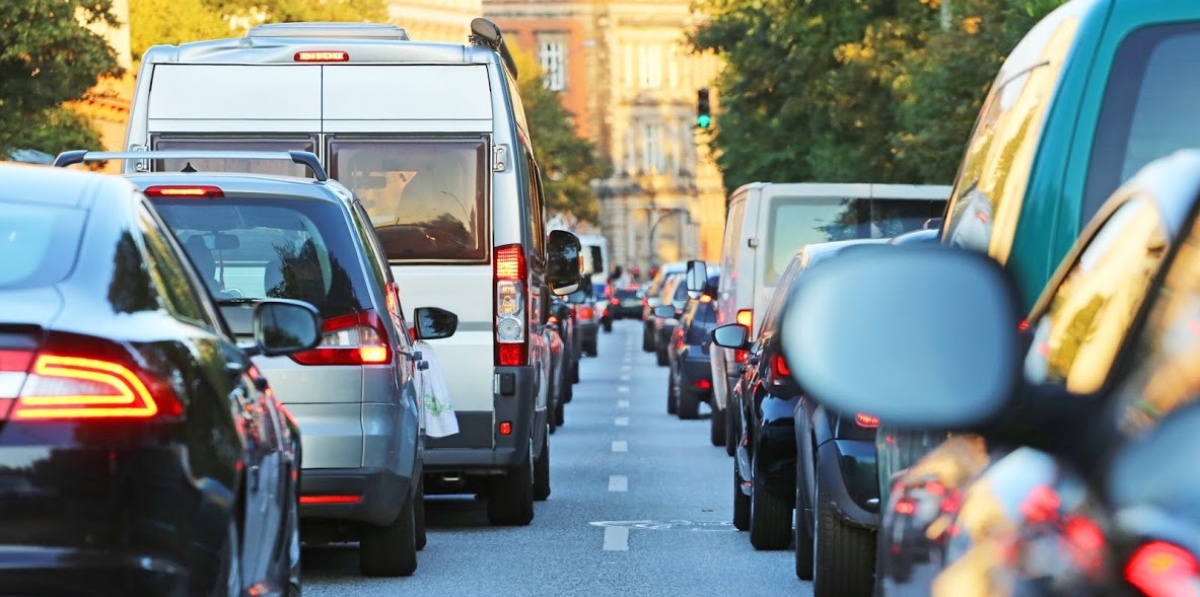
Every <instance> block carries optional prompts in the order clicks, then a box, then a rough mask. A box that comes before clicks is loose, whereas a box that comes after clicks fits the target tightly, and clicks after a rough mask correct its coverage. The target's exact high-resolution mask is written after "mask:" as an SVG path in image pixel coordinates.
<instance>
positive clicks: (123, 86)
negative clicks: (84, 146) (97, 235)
mask: <svg viewBox="0 0 1200 597" xmlns="http://www.w3.org/2000/svg"><path fill="white" fill-rule="evenodd" d="M112 12H113V14H114V15H115V16H116V17H117V21H118V23H119V24H118V26H116V27H110V26H108V25H106V24H104V23H97V24H93V25H91V26H90V27H91V28H92V30H93V31H95V32H96V33H98V34H99V35H102V36H104V38H105V39H106V40H108V44H109V46H111V47H112V49H113V52H114V53H115V54H116V56H117V64H118V65H119V66H120V67H121V68H122V69H124V71H125V74H124V75H123V76H122V77H121V78H119V79H114V78H108V77H106V78H103V79H101V80H99V81H97V83H96V86H95V87H93V88H92V89H91V90H89V91H88V92H87V93H86V94H84V96H83V98H82V99H80V100H79V101H75V102H71V103H69V104H68V107H69V108H71V109H73V110H75V111H76V112H79V113H80V114H81V115H83V116H84V117H85V118H87V119H88V120H89V121H90V122H91V123H92V126H93V127H94V128H95V129H96V132H97V133H99V135H100V145H101V147H99V148H90V149H104V150H107V151H118V150H120V149H121V148H123V147H124V146H125V124H126V123H127V122H128V121H129V105H130V103H131V102H132V101H133V87H134V78H135V76H136V75H137V73H135V72H133V60H132V57H131V54H130V49H129V48H130V46H129V2H128V0H114V1H113V6H112ZM105 168H106V169H107V170H109V171H113V172H115V171H118V170H119V169H120V164H119V163H117V162H109V163H108V164H107V165H106V166H105Z"/></svg>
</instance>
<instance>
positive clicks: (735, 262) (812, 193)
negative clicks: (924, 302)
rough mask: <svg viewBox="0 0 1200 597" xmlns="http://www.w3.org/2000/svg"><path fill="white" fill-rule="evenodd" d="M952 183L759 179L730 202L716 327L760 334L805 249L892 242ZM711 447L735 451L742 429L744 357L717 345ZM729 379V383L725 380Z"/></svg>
mask: <svg viewBox="0 0 1200 597" xmlns="http://www.w3.org/2000/svg"><path fill="white" fill-rule="evenodd" d="M949 198H950V187H949V186H932V185H922V186H913V185H882V184H822V183H788V184H779V183H764V182H755V183H751V184H748V185H744V186H742V187H739V188H738V189H737V190H736V191H734V192H733V194H732V195H731V196H730V198H729V211H728V216H727V218H726V222H725V239H724V243H723V247H722V249H721V278H720V284H719V288H718V291H717V325H719V326H720V325H725V324H727V323H735V322H736V323H741V324H743V325H745V326H747V327H749V328H750V334H751V336H750V337H751V338H753V337H755V336H756V335H757V334H758V325H759V323H760V318H759V317H756V316H755V315H756V314H759V313H762V311H763V309H764V308H765V307H766V305H767V303H768V302H769V301H770V300H771V293H772V292H773V291H774V290H775V284H776V282H777V281H778V280H779V275H780V274H781V273H782V272H783V270H784V268H786V267H787V265H788V263H789V262H790V261H791V259H792V256H793V255H795V254H796V251H798V250H799V249H800V248H801V247H803V246H805V245H811V244H815V243H825V242H831V241H838V240H849V239H860V238H890V237H893V236H897V235H899V234H902V233H905V232H909V231H911V230H919V229H921V228H922V227H923V226H924V225H925V223H926V222H927V221H929V220H930V219H932V218H940V217H942V214H943V213H944V212H945V208H946V201H947V200H948V199H949ZM709 355H710V356H709V358H710V359H711V361H712V368H713V389H714V391H713V414H712V434H711V436H712V442H713V444H714V445H722V444H724V445H725V447H726V450H727V451H728V452H729V453H730V455H732V454H733V451H734V448H735V446H734V445H733V443H734V441H735V438H736V437H737V434H735V433H732V432H730V430H731V429H736V428H737V427H735V426H737V425H740V423H739V422H738V421H735V420H734V417H736V412H735V413H734V417H726V416H725V412H726V404H727V402H728V395H729V392H730V390H731V389H732V387H733V384H734V383H735V382H736V381H737V378H738V376H739V372H740V369H741V364H742V363H743V362H745V359H746V356H747V355H746V352H745V351H740V350H738V351H735V350H731V349H727V348H719V347H716V346H713V347H712V350H711V351H710V352H709ZM722 379H724V380H725V383H721V380H722Z"/></svg>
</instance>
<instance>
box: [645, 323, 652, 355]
mask: <svg viewBox="0 0 1200 597" xmlns="http://www.w3.org/2000/svg"><path fill="white" fill-rule="evenodd" d="M642 352H654V332H653V331H651V330H650V328H649V326H646V325H643V326H642Z"/></svg>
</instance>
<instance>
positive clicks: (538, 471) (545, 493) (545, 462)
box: [533, 436, 550, 502]
mask: <svg viewBox="0 0 1200 597" xmlns="http://www.w3.org/2000/svg"><path fill="white" fill-rule="evenodd" d="M549 497H550V437H549V436H546V439H545V440H543V441H542V453H541V454H540V455H538V457H537V459H536V460H534V461H533V499H534V500H536V501H539V502H544V501H546V500H547V499H549Z"/></svg>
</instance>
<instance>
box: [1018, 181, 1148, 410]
mask: <svg viewBox="0 0 1200 597" xmlns="http://www.w3.org/2000/svg"><path fill="white" fill-rule="evenodd" d="M1165 250H1166V235H1165V233H1164V232H1163V228H1162V223H1161V221H1160V220H1159V217H1158V211H1157V210H1156V209H1155V208H1154V206H1153V205H1152V204H1151V203H1150V202H1149V201H1145V200H1140V199H1135V200H1133V201H1130V202H1128V203H1126V204H1124V205H1123V206H1121V207H1120V208H1118V209H1117V211H1115V212H1114V213H1113V214H1112V216H1111V217H1109V219H1108V221H1107V222H1105V224H1104V226H1103V227H1101V228H1100V230H1099V231H1097V232H1096V234H1095V236H1093V237H1092V238H1091V240H1090V241H1089V243H1088V246H1087V248H1086V249H1084V251H1083V253H1082V254H1080V256H1079V259H1078V261H1077V262H1076V263H1075V265H1074V266H1073V267H1072V268H1071V270H1070V272H1069V273H1068V274H1067V275H1066V277H1065V278H1064V279H1063V281H1062V284H1061V285H1059V287H1058V289H1057V290H1056V291H1055V294H1054V296H1053V297H1052V298H1051V300H1050V302H1049V305H1048V306H1047V311H1046V314H1045V315H1043V316H1042V317H1041V318H1039V320H1038V322H1037V324H1036V326H1037V327H1036V328H1035V330H1034V340H1033V344H1032V345H1031V347H1030V349H1029V354H1028V355H1026V358H1025V373H1026V376H1027V377H1028V378H1029V379H1030V381H1033V382H1052V383H1061V384H1064V385H1065V386H1066V387H1067V389H1068V390H1070V391H1072V392H1075V393H1080V394H1085V393H1090V392H1094V391H1096V390H1099V389H1100V387H1101V386H1102V385H1103V384H1104V382H1105V380H1106V379H1107V378H1108V375H1109V370H1110V369H1111V368H1112V365H1113V359H1114V358H1115V357H1116V355H1117V350H1118V349H1119V348H1120V346H1121V343H1122V341H1123V340H1124V339H1125V336H1126V334H1127V332H1128V330H1129V326H1130V325H1131V324H1132V323H1133V320H1134V318H1135V317H1136V316H1137V312H1138V309H1139V307H1140V306H1141V305H1142V303H1143V300H1144V298H1145V296H1146V293H1147V291H1148V288H1149V285H1150V282H1151V279H1152V278H1153V276H1154V274H1155V272H1156V271H1157V270H1158V267H1159V264H1160V263H1161V261H1162V258H1163V256H1164V252H1165Z"/></svg>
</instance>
